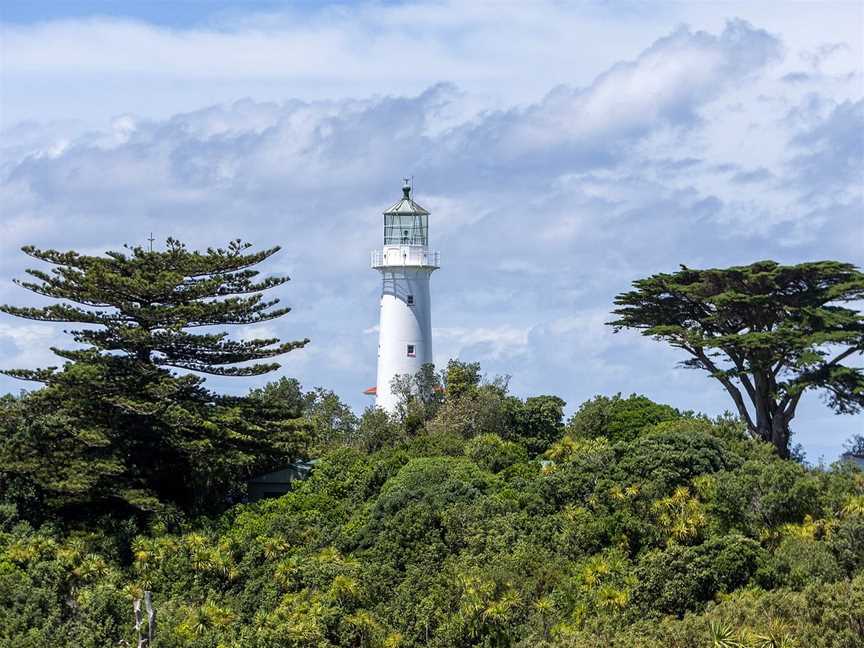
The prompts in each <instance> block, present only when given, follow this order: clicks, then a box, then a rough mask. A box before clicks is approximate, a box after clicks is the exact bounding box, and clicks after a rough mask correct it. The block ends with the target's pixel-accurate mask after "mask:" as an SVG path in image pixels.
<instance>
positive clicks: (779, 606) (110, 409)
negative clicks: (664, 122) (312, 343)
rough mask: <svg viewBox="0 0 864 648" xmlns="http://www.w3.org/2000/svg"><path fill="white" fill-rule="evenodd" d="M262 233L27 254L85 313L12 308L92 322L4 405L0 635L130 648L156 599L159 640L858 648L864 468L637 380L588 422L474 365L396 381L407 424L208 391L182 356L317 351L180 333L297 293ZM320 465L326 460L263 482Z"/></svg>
mask: <svg viewBox="0 0 864 648" xmlns="http://www.w3.org/2000/svg"><path fill="white" fill-rule="evenodd" d="M244 249H245V248H244V247H243V246H241V245H239V244H235V245H232V246H231V247H230V248H229V249H228V250H212V251H208V252H207V253H206V254H203V255H202V254H197V253H190V252H187V251H185V249H183V247H182V246H181V245H179V244H176V243H169V249H168V250H167V251H165V252H149V251H144V250H141V249H139V248H136V249H133V250H132V252H131V254H130V255H129V256H126V255H123V254H111V255H109V257H108V258H107V259H104V258H94V257H80V256H78V255H75V254H74V253H68V254H62V255H61V254H59V253H55V252H37V251H35V250H30V252H31V253H32V254H34V256H37V258H44V259H45V260H49V261H51V262H52V263H55V265H56V266H57V269H56V270H55V272H54V273H53V274H52V275H49V274H41V273H38V272H31V274H33V275H34V276H35V277H36V278H37V279H38V280H39V281H40V282H41V283H37V284H26V285H27V286H28V287H30V288H32V289H34V290H36V291H37V292H40V293H41V294H46V295H48V296H52V297H58V298H61V299H64V300H72V301H75V300H76V299H77V301H78V303H79V304H83V307H82V308H77V307H72V306H64V305H60V306H53V307H47V308H43V309H20V308H13V307H4V310H6V311H7V312H10V313H13V314H16V315H22V316H26V317H34V318H37V319H44V320H49V321H59V320H62V319H66V320H72V321H77V322H83V323H85V324H91V325H96V326H97V328H88V329H86V330H83V331H78V332H73V335H74V336H75V339H76V341H77V342H78V343H79V344H83V345H88V346H86V347H85V348H79V349H75V350H72V351H58V355H60V356H61V357H63V358H64V359H66V360H67V363H66V365H65V366H64V367H63V368H62V369H59V370H57V369H48V370H41V371H38V372H11V373H13V374H14V375H18V376H20V377H23V378H34V379H39V380H42V381H43V382H45V386H44V387H42V388H41V389H40V390H37V391H35V392H33V393H31V394H28V395H22V396H20V397H12V396H5V397H2V398H0V647H2V648H5V647H6V646H8V647H9V648H13V647H14V648H41V647H43V646H52V647H53V646H82V647H85V648H89V647H93V648H96V647H102V646H117V645H128V646H132V645H137V643H136V642H137V638H138V637H139V633H138V632H137V631H136V629H135V628H134V622H135V617H134V615H133V607H132V606H133V601H136V600H140V599H141V598H142V596H143V594H144V592H149V593H150V594H151V597H152V601H153V604H154V606H155V609H156V611H157V616H156V619H157V621H156V624H155V627H154V628H153V630H154V631H155V633H154V634H155V639H154V641H153V643H152V646H154V647H163V648H166V647H172V648H174V647H177V648H277V647H279V648H281V647H289V648H290V647H298V648H299V647H307V646H316V647H323V648H326V647H328V646H352V647H354V646H356V647H362V648H396V647H404V648H411V647H416V648H420V647H433V648H451V647H456V648H460V647H464V648H468V647H485V648H505V647H513V648H528V647H531V648H535V647H536V648H552V647H561V648H596V647H597V646H603V647H606V646H608V647H612V648H633V647H635V648H694V647H702V646H704V647H705V648H744V647H746V648H769V647H774V648H779V647H785V648H790V647H793V646H794V647H796V648H860V646H861V645H862V639H861V638H862V636H864V473H862V472H861V471H860V470H859V469H857V468H855V467H854V466H852V465H851V464H842V463H841V464H836V465H833V466H831V467H825V466H817V467H808V466H805V465H803V464H802V463H799V462H797V461H794V460H791V459H789V458H786V456H785V454H786V453H785V451H783V452H778V450H780V449H779V448H778V447H776V446H775V445H774V444H773V443H771V442H770V441H771V439H767V440H763V439H761V438H758V437H759V436H760V435H754V434H753V430H752V429H749V424H748V422H746V421H741V420H740V419H739V418H737V417H733V416H731V415H726V416H722V417H719V418H717V419H709V418H706V417H704V416H700V415H697V414H694V413H692V412H681V411H678V410H677V409H675V408H673V407H670V406H668V405H664V404H660V403H655V402H653V401H651V400H650V399H649V398H646V397H644V396H639V395H631V396H629V397H623V396H621V395H620V394H619V395H615V396H611V397H606V396H597V397H595V398H593V399H591V400H589V401H587V402H585V403H583V404H582V405H581V406H580V407H579V408H578V409H577V410H576V412H575V414H574V415H573V416H572V417H570V418H569V420H565V415H564V408H565V403H564V401H562V400H561V399H560V398H558V397H556V396H554V395H537V396H533V397H529V398H524V399H522V398H518V397H516V396H514V395H512V394H510V393H509V391H508V385H507V380H506V379H502V378H495V379H491V380H487V379H485V378H484V377H483V374H482V372H481V369H480V366H479V365H478V364H476V363H464V362H459V361H451V362H450V363H449V364H448V366H447V367H446V369H445V370H444V371H442V372H440V373H436V371H435V370H434V368H433V367H431V366H427V367H424V368H423V370H422V371H421V372H419V373H418V374H417V375H416V376H405V377H401V378H400V379H398V380H397V381H396V384H395V387H396V388H397V390H398V392H399V393H400V395H401V401H400V404H399V407H398V408H397V411H396V412H395V413H394V415H392V416H391V415H387V414H386V413H384V412H382V411H381V410H376V409H371V408H370V409H368V410H367V411H366V412H364V413H363V415H362V416H361V417H359V418H358V417H356V416H355V415H354V414H353V413H352V412H351V410H350V408H348V407H346V406H345V404H344V403H342V402H341V401H340V400H339V398H338V397H337V396H336V395H335V394H334V393H333V392H330V391H328V390H326V389H321V388H318V389H314V390H311V391H308V392H304V391H303V389H302V388H301V386H300V384H299V383H298V382H297V381H296V380H292V379H287V378H282V379H280V380H278V381H276V382H272V383H270V384H268V385H267V386H265V387H263V388H261V389H255V390H252V391H251V392H250V393H249V394H248V395H247V396H245V397H232V398H228V397H224V396H220V395H217V394H213V393H212V392H209V391H206V390H205V389H204V388H203V386H202V384H201V380H200V378H197V377H191V376H188V375H187V376H178V375H176V374H175V373H171V372H170V370H169V369H168V367H170V366H181V365H182V366H186V367H189V366H192V365H194V366H195V367H197V368H198V369H201V370H202V371H203V370H213V371H214V372H218V373H223V374H229V375H249V374H255V373H260V372H262V371H267V370H270V369H272V368H273V365H270V364H258V365H254V364H252V365H250V364H246V363H248V362H250V361H251V362H254V361H256V360H263V359H266V358H270V357H272V356H274V355H276V354H278V353H283V352H285V351H288V350H290V349H292V348H295V347H296V346H298V345H300V344H302V342H300V343H288V344H280V343H279V342H278V340H255V341H251V342H242V343H237V342H230V341H228V340H227V338H226V337H225V335H224V333H215V334H205V335H193V334H191V333H189V332H188V330H186V329H187V328H191V327H194V326H196V325H198V324H202V325H203V324H207V325H216V326H221V325H223V324H231V323H244V322H255V321H261V320H262V319H264V318H267V317H275V316H278V315H280V314H283V312H284V311H280V310H277V309H272V307H273V306H274V303H273V302H264V301H262V297H261V292H260V291H262V290H264V289H266V288H270V287H273V286H275V285H278V283H281V282H282V281H283V280H282V279H268V280H265V281H262V282H257V283H256V282H254V281H253V277H254V271H251V270H248V268H249V266H250V265H254V264H255V263H258V262H260V261H263V260H264V259H266V258H267V257H268V256H269V255H270V254H272V253H273V252H274V251H275V250H268V251H265V252H262V253H259V254H258V255H248V256H247V255H245V254H244V253H243V250H244ZM116 295H123V296H124V297H123V298H122V299H120V298H118V297H116ZM244 295H252V296H251V297H244ZM814 312H815V311H814ZM847 315H848V314H847V313H846V312H845V311H842V312H839V314H838V315H837V317H838V318H840V319H843V318H847V319H848V317H847ZM796 317H797V315H796ZM850 326H851V324H850ZM766 339H767V338H766ZM835 341H837V342H838V343H842V340H840V338H836V339H835ZM847 343H848V340H847ZM811 360H812V359H811ZM811 360H807V362H811ZM802 362H804V361H803V360H802ZM237 363H243V366H242V367H241V368H239V369H230V368H229V367H231V366H235V365H236V364H237ZM832 366H833V365H832ZM851 371H852V374H854V375H856V376H857V374H855V370H851ZM832 372H833V369H831V370H829V373H832ZM852 374H849V373H848V372H845V373H843V375H845V376H846V377H847V378H848V377H849V376H850V375H852ZM736 378H738V377H737V376H736ZM788 380H791V379H788ZM844 380H846V379H845V378H844ZM841 382H842V381H841ZM847 382H848V381H847ZM842 384H847V383H846V382H843V383H842ZM853 401H854V399H851V400H849V401H848V402H849V403H852V402H853ZM850 406H851V405H850ZM754 437H756V438H754ZM787 441H788V439H787ZM861 445H862V444H861V440H860V439H857V438H856V439H853V440H852V441H851V445H850V447H853V448H860V447H861ZM299 456H314V457H316V458H317V459H318V461H317V463H316V464H315V468H314V470H313V473H312V476H311V477H310V478H309V479H308V480H307V481H305V482H299V483H297V486H296V487H295V489H294V490H293V491H292V492H290V493H288V494H287V495H284V496H282V497H279V498H275V499H271V500H266V501H263V502H258V503H255V504H249V503H242V497H243V494H244V491H245V481H246V479H247V478H248V477H249V476H250V475H252V474H254V473H256V472H258V473H260V472H265V471H267V470H270V469H271V468H276V467H279V466H281V465H282V464H283V463H284V462H286V461H287V460H288V459H292V458H296V457H299ZM145 625H146V623H145ZM142 634H146V633H143V632H142Z"/></svg>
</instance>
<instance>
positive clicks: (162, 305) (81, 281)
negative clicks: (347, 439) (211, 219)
mask: <svg viewBox="0 0 864 648" xmlns="http://www.w3.org/2000/svg"><path fill="white" fill-rule="evenodd" d="M249 248H250V245H249V244H248V243H242V242H241V241H240V240H236V241H232V242H231V243H230V244H229V245H228V247H227V248H225V249H222V248H219V249H208V250H207V251H206V252H204V253H201V252H197V251H189V250H187V249H186V248H185V246H184V245H183V244H182V243H180V242H178V241H176V240H174V239H168V241H167V245H166V249H165V250H164V251H152V250H147V249H145V248H142V247H132V248H127V249H126V250H125V251H122V252H108V253H106V256H88V255H83V254H79V253H77V252H74V251H70V252H58V251H55V250H39V249H36V248H34V247H30V246H28V247H25V248H23V250H24V252H25V253H26V254H28V255H30V256H31V257H33V258H35V259H38V260H40V261H45V262H47V263H49V264H51V265H52V266H53V268H52V269H51V270H50V271H49V272H45V271H43V270H27V274H28V275H30V277H31V279H29V280H25V281H17V282H16V283H18V284H19V285H20V286H22V287H24V288H27V289H29V290H31V291H33V292H35V293H37V294H39V295H44V296H46V297H52V298H55V299H58V300H61V302H60V303H55V304H52V305H50V306H45V307H16V306H0V311H3V312H5V313H8V314H11V315H16V316H18V317H24V318H28V319H33V320H39V321H47V322H67V323H74V324H83V325H85V326H84V327H81V328H77V329H75V330H71V331H68V333H69V334H70V335H71V336H72V338H73V339H74V341H75V342H76V343H78V345H77V348H74V349H59V348H53V349H52V350H53V351H54V353H56V354H57V355H58V356H59V357H61V358H63V359H64V360H66V363H65V364H64V366H63V367H62V368H57V367H48V368H44V369H37V370H21V369H19V370H6V371H4V372H3V373H6V374H7V375H10V376H13V377H16V378H21V379H24V380H33V381H38V382H41V383H44V385H45V386H44V388H43V389H40V390H38V391H36V392H34V393H32V394H30V395H29V396H27V397H26V398H25V399H24V401H25V402H24V403H22V404H18V405H17V406H16V411H17V414H18V415H17V416H12V417H7V422H6V426H7V430H6V434H5V436H4V438H3V439H2V440H0V460H2V469H0V470H3V471H4V472H6V473H7V475H12V476H13V477H15V479H16V480H18V482H19V483H20V481H21V480H26V481H28V482H30V483H31V484H32V485H33V487H34V488H35V489H36V490H37V491H38V492H39V493H40V496H41V497H42V498H43V501H44V502H45V503H46V504H48V505H50V506H53V507H55V508H59V509H62V510H64V511H65V512H67V513H69V514H70V515H74V514H75V513H76V512H79V513H80V512H81V511H82V510H86V511H89V512H91V513H92V511H93V510H94V509H96V510H117V509H121V510H128V509H129V508H132V509H137V510H153V509H156V508H159V507H161V506H163V505H165V504H169V505H173V506H178V507H180V508H183V509H186V510H215V509H219V508H221V507H222V506H224V505H225V504H226V503H228V501H230V499H232V498H233V497H237V496H239V494H240V493H241V492H242V485H243V483H244V481H245V478H246V477H248V476H249V475H250V474H252V472H254V471H257V470H263V469H266V468H269V467H272V466H275V465H277V464H278V463H279V462H284V461H285V460H286V459H287V458H289V457H292V456H297V455H301V454H302V453H303V450H304V447H305V443H306V438H305V428H304V426H303V425H301V424H300V423H299V419H298V416H299V412H295V411H277V409H274V406H270V405H267V404H264V403H261V402H260V401H259V400H257V399H250V398H243V397H229V396H220V395H217V394H215V393H213V392H211V391H210V390H208V389H206V388H205V387H204V386H203V382H204V379H203V378H202V377H200V376H199V375H195V374H196V373H197V374H212V375H220V376H255V375H259V374H263V373H266V372H270V371H273V370H275V369H277V368H278V367H279V365H278V364H276V363H275V362H272V361H271V359H272V358H274V357H276V356H278V355H281V354H284V353H287V352H289V351H291V350H293V349H297V348H299V347H302V346H303V345H305V344H306V343H307V342H308V340H301V341H295V342H280V340H278V339H276V338H267V339H250V340H242V341H236V340H231V339H229V338H228V334H227V333H226V332H224V331H221V330H218V329H219V328H220V327H223V326H226V325H237V324H257V323H261V322H265V321H268V320H272V319H274V318H277V317H281V316H282V315H285V314H286V313H287V312H288V311H289V310H290V309H288V308H279V307H277V304H278V302H279V300H278V299H272V300H265V299H264V296H263V291H265V290H268V289H270V288H275V287H277V286H280V285H282V284H283V283H285V282H286V281H288V278H287V277H268V278H265V279H259V278H258V275H259V272H258V271H257V270H255V269H253V266H255V265H257V264H259V263H261V262H262V261H264V260H266V259H267V258H269V257H270V256H272V255H273V254H275V253H276V252H277V251H278V250H279V248H278V247H273V248H270V249H266V250H263V251H260V252H251V251H249ZM211 327H212V328H211ZM214 329H215V330H214ZM175 369H181V370H184V371H183V372H182V373H178V372H177V371H174V370H175ZM188 372H195V373H188Z"/></svg>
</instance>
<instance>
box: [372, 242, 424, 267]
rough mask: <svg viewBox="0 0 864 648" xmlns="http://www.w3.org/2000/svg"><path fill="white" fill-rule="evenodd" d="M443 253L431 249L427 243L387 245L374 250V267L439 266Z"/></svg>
mask: <svg viewBox="0 0 864 648" xmlns="http://www.w3.org/2000/svg"><path fill="white" fill-rule="evenodd" d="M440 263H441V253H440V252H438V251H430V250H429V249H427V248H426V246H425V245H385V246H384V249H383V250H372V267H373V268H375V269H376V270H377V269H380V268H387V267H394V266H398V267H404V266H412V267H418V268H432V269H435V268H438V267H440Z"/></svg>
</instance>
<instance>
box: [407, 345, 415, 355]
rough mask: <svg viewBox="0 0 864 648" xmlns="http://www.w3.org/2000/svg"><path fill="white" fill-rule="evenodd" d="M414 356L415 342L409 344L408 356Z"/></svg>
mask: <svg viewBox="0 0 864 648" xmlns="http://www.w3.org/2000/svg"><path fill="white" fill-rule="evenodd" d="M414 356H415V353H414V345H413V344H409V345H408V357H409V358H413V357H414Z"/></svg>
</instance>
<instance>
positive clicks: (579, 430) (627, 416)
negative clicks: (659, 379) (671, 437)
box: [567, 394, 681, 443]
mask: <svg viewBox="0 0 864 648" xmlns="http://www.w3.org/2000/svg"><path fill="white" fill-rule="evenodd" d="M680 416H681V414H680V413H679V412H678V410H676V409H675V408H673V407H670V406H668V405H661V404H659V403H655V402H654V401H652V400H651V399H650V398H646V397H645V396H637V395H636V394H631V395H630V396H628V397H627V398H621V394H617V395H615V396H612V397H611V398H609V397H607V396H595V397H594V398H593V399H591V400H589V401H586V402H584V403H582V405H580V406H579V409H578V411H577V412H576V413H575V414H574V415H573V416H572V417H571V418H570V420H569V421H568V422H567V432H568V433H569V434H571V435H573V436H574V437H584V438H593V437H605V438H607V439H609V440H610V441H611V442H613V443H615V442H617V441H631V440H632V439H634V438H636V436H638V434H639V433H640V432H642V431H643V430H644V429H645V428H647V427H648V426H651V425H656V424H657V423H661V422H663V421H671V420H674V419H676V418H679V417H680Z"/></svg>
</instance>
